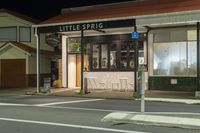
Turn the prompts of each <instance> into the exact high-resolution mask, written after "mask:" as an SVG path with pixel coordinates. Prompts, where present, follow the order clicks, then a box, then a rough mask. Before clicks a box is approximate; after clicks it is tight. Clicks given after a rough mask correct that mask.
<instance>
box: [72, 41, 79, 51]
mask: <svg viewBox="0 0 200 133" xmlns="http://www.w3.org/2000/svg"><path fill="white" fill-rule="evenodd" d="M72 48H73V49H74V50H75V51H78V52H80V51H81V44H80V43H79V42H74V43H73V44H72Z"/></svg>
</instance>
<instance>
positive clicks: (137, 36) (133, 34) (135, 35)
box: [131, 32, 139, 39]
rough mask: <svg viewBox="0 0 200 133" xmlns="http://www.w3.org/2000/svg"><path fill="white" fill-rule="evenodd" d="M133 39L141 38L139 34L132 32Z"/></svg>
mask: <svg viewBox="0 0 200 133" xmlns="http://www.w3.org/2000/svg"><path fill="white" fill-rule="evenodd" d="M131 37H132V39H138V38H139V33H138V32H132V36H131Z"/></svg>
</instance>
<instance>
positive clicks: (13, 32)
mask: <svg viewBox="0 0 200 133" xmlns="http://www.w3.org/2000/svg"><path fill="white" fill-rule="evenodd" d="M0 41H17V28H16V27H0Z"/></svg>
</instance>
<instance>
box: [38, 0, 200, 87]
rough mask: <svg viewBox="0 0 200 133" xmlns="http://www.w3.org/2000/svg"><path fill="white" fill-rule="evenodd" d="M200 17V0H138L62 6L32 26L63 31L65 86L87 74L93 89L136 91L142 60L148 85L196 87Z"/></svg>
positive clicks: (77, 83)
mask: <svg viewBox="0 0 200 133" xmlns="http://www.w3.org/2000/svg"><path fill="white" fill-rule="evenodd" d="M199 22H200V1H199V0H139V1H129V2H122V3H116V4H106V5H95V6H88V7H78V8H69V9H63V10H62V13H61V14H60V15H58V16H56V17H53V18H50V19H48V20H46V21H44V22H42V23H41V24H39V25H35V26H34V27H35V29H36V30H35V31H36V36H38V35H39V34H43V33H45V34H49V33H57V34H58V35H60V36H62V37H61V38H62V39H61V43H62V86H63V87H68V88H75V87H80V88H83V86H84V84H83V81H84V78H85V77H87V78H88V80H89V81H90V83H88V86H90V88H92V89H98V88H103V89H111V90H117V89H119V90H120V89H129V90H133V89H134V88H135V87H136V86H137V85H136V81H137V80H136V78H135V77H136V75H137V71H138V64H144V65H146V66H147V68H146V74H145V87H146V89H150V90H170V91H198V90H199V89H200V87H199V86H200V85H199V76H200V64H199V61H200V58H199V51H200V48H199ZM134 31H137V32H138V33H139V38H138V39H133V38H132V36H131V33H132V32H134ZM38 39H39V38H38ZM39 45H40V44H39V43H37V46H38V77H37V79H38V82H39V65H40V64H39ZM38 88H39V84H38Z"/></svg>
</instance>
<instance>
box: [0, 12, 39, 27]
mask: <svg viewBox="0 0 200 133" xmlns="http://www.w3.org/2000/svg"><path fill="white" fill-rule="evenodd" d="M0 13H9V14H11V15H13V16H16V17H18V18H21V19H23V20H26V21H28V22H32V23H34V24H38V23H39V22H40V21H39V20H36V19H33V18H30V17H28V16H26V15H23V14H20V13H17V12H14V11H11V10H8V9H4V8H1V9H0Z"/></svg>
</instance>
